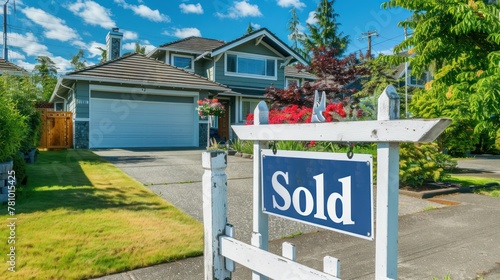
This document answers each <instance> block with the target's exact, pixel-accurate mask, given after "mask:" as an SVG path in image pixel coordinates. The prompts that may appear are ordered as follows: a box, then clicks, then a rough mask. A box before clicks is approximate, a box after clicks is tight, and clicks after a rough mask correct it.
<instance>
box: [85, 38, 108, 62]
mask: <svg viewBox="0 0 500 280" xmlns="http://www.w3.org/2000/svg"><path fill="white" fill-rule="evenodd" d="M98 48H103V49H106V45H105V44H101V43H98V42H95V41H93V42H91V43H90V45H89V46H87V51H88V52H89V53H90V55H89V58H94V57H98V58H100V57H101V54H102V51H101V50H99V49H98Z"/></svg>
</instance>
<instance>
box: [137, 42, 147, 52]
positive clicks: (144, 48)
mask: <svg viewBox="0 0 500 280" xmlns="http://www.w3.org/2000/svg"><path fill="white" fill-rule="evenodd" d="M134 52H135V53H140V54H146V47H145V46H141V44H139V42H135V51H134Z"/></svg>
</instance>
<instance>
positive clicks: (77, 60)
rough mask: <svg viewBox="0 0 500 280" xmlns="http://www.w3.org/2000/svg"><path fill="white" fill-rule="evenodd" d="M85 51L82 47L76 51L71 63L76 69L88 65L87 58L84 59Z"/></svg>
mask: <svg viewBox="0 0 500 280" xmlns="http://www.w3.org/2000/svg"><path fill="white" fill-rule="evenodd" d="M84 54H85V53H84V52H83V50H82V49H80V50H78V53H76V54H75V55H74V56H73V57H72V58H71V61H70V62H71V65H73V70H74V71H78V70H82V69H83V68H85V67H87V65H85V62H86V61H85V60H83V61H82V59H83V57H84Z"/></svg>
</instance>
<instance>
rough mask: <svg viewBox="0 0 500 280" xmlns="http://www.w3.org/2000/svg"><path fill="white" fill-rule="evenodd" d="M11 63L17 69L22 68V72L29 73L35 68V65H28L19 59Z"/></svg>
mask: <svg viewBox="0 0 500 280" xmlns="http://www.w3.org/2000/svg"><path fill="white" fill-rule="evenodd" d="M13 63H14V64H15V65H17V66H19V67H22V68H24V70H26V71H29V72H31V71H33V68H35V65H36V64H34V63H29V62H26V61H24V60H20V59H18V60H16V61H13Z"/></svg>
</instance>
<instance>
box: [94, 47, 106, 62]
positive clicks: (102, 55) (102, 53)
mask: <svg viewBox="0 0 500 280" xmlns="http://www.w3.org/2000/svg"><path fill="white" fill-rule="evenodd" d="M97 49H98V50H100V51H101V60H100V61H99V63H104V62H106V61H107V60H108V50H107V49H103V48H101V47H97Z"/></svg>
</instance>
